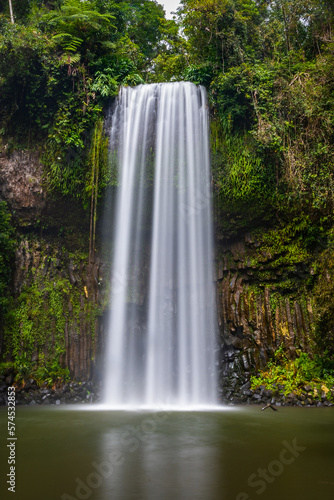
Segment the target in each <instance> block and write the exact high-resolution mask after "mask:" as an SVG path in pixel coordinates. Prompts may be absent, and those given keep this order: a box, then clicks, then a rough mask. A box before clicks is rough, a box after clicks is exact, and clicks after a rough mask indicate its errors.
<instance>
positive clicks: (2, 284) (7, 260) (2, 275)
mask: <svg viewBox="0 0 334 500" xmlns="http://www.w3.org/2000/svg"><path fill="white" fill-rule="evenodd" d="M10 222H11V216H10V214H9V212H8V210H7V205H6V203H5V202H4V201H1V200H0V324H1V322H2V321H1V320H2V314H3V312H4V310H5V309H6V307H7V306H8V300H9V299H8V285H9V283H10V278H11V264H12V260H13V257H14V248H15V241H14V238H13V237H14V231H13V228H12V226H11V224H10Z"/></svg>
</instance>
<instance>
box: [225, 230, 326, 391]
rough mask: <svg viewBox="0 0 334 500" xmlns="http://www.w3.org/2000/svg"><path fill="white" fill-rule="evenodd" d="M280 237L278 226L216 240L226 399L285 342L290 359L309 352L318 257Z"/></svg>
mask: <svg viewBox="0 0 334 500" xmlns="http://www.w3.org/2000/svg"><path fill="white" fill-rule="evenodd" d="M273 235H275V236H277V237H278V238H276V237H275V238H274V237H273ZM279 236H280V230H279V229H277V228H271V229H263V228H260V229H259V228H258V229H255V230H254V234H252V233H246V234H244V235H241V236H240V237H239V238H234V239H233V240H230V241H225V242H222V241H218V242H217V273H216V279H217V309H218V326H219V342H220V374H221V387H222V393H223V398H224V396H226V394H228V395H229V394H230V393H231V389H232V392H233V390H234V388H236V389H237V390H238V389H239V388H240V387H242V385H243V384H245V383H246V382H247V381H248V380H249V378H250V376H251V375H252V374H255V372H256V371H257V370H259V369H261V368H263V367H264V366H265V365H266V363H267V362H268V361H269V360H270V359H273V357H274V352H275V351H276V350H277V349H278V348H279V347H280V346H281V345H283V347H284V351H285V353H286V356H287V357H288V358H290V359H295V358H296V356H298V355H299V354H300V353H301V352H308V351H311V347H312V342H314V329H315V303H314V294H313V290H314V283H315V280H316V279H318V278H317V277H316V276H315V271H314V267H315V262H316V258H317V255H316V254H315V253H314V252H313V254H312V255H311V254H310V253H308V254H307V253H305V252H302V251H301V249H302V245H300V244H299V243H298V245H299V246H298V245H297V246H296V241H295V240H294V238H290V239H288V241H284V238H283V239H279ZM268 242H270V244H269V243H268ZM273 242H275V244H274V243H273Z"/></svg>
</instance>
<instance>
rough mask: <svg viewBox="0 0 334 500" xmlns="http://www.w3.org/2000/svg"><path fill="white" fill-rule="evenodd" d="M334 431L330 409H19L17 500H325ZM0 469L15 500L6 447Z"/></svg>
mask: <svg viewBox="0 0 334 500" xmlns="http://www.w3.org/2000/svg"><path fill="white" fill-rule="evenodd" d="M5 410H6V408H2V409H1V408H0V428H2V429H5V428H6V422H7V420H6V417H7V414H6V411H5ZM333 424H334V411H333V409H332V408H319V409H317V408H310V409H302V408H281V409H280V410H279V412H271V413H268V412H261V410H260V408H259V407H254V408H241V409H239V410H238V411H235V410H234V409H233V410H231V411H227V412H187V413H181V412H157V413H154V412H149V411H146V412H124V411H122V412H116V411H114V412H110V411H78V408H76V409H74V410H71V411H68V410H65V409H61V408H55V407H53V408H52V407H51V408H30V407H29V408H22V407H18V408H17V418H16V429H17V437H18V440H17V448H16V450H17V464H16V465H17V492H16V498H17V499H19V500H21V499H22V500H132V499H133V500H167V499H168V500H190V499H191V500H193V499H195V500H254V499H261V498H266V499H267V498H268V499H270V500H282V499H286V500H314V498H319V500H327V499H330V498H333V493H334V484H333V483H334V480H333V467H334V453H333V452H334V433H333ZM2 435H5V434H4V433H3V434H2ZM3 442H4V441H3ZM286 443H287V444H286ZM291 448H292V449H294V450H295V452H293V451H291ZM284 450H287V451H284ZM294 453H295V455H294ZM0 464H1V468H0V470H1V474H2V475H1V486H0V487H1V498H5V499H6V498H12V495H9V492H7V489H6V486H5V474H6V468H7V450H6V447H5V446H2V447H0ZM267 478H269V479H267Z"/></svg>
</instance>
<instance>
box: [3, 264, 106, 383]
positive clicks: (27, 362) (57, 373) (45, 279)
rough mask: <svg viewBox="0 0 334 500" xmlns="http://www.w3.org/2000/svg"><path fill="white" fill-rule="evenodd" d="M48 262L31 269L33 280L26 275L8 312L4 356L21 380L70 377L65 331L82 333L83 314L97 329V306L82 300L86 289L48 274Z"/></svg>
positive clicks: (51, 379)
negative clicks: (10, 360) (80, 330)
mask: <svg viewBox="0 0 334 500" xmlns="http://www.w3.org/2000/svg"><path fill="white" fill-rule="evenodd" d="M50 259H51V260H52V259H53V257H49V260H50ZM85 260H87V255H86V256H85ZM49 265H50V262H49V263H48V262H47V261H44V265H43V266H42V267H41V268H40V269H38V271H36V270H34V269H32V272H34V276H33V280H32V279H31V278H32V277H31V276H30V277H29V276H28V277H27V284H26V285H24V286H23V287H22V291H21V293H20V295H19V297H18V298H17V299H15V300H13V301H12V303H11V305H10V307H8V310H7V312H6V315H5V327H4V342H5V346H6V352H4V354H3V356H4V357H5V358H7V359H8V357H10V358H12V360H13V361H12V367H13V370H14V373H15V376H16V380H17V381H18V382H19V383H23V382H24V381H26V380H27V379H29V378H33V379H35V380H36V381H37V382H38V383H39V384H41V383H43V382H47V384H48V385H54V384H58V383H60V382H64V381H66V380H68V378H69V371H68V369H67V368H65V367H64V355H65V335H66V332H67V331H68V330H70V331H72V332H75V331H77V332H78V333H80V332H79V331H78V328H79V324H80V320H81V319H82V318H83V317H85V318H86V320H87V322H88V324H90V325H91V330H92V334H93V331H94V321H95V317H96V312H97V311H96V307H95V306H94V305H93V304H92V302H90V301H86V300H85V301H84V302H82V298H81V295H82V293H83V290H80V288H79V287H78V286H77V285H72V284H71V283H70V281H69V280H68V279H66V278H62V277H60V276H57V275H56V274H54V273H51V274H49V273H47V274H45V273H44V272H43V267H44V266H49ZM32 359H38V361H36V362H33V361H32Z"/></svg>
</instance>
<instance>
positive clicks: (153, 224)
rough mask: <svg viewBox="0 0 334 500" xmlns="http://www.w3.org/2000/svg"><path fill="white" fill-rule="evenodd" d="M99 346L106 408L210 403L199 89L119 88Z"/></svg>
mask: <svg viewBox="0 0 334 500" xmlns="http://www.w3.org/2000/svg"><path fill="white" fill-rule="evenodd" d="M110 151H111V158H112V162H113V165H114V166H115V165H116V167H117V169H118V187H117V193H116V201H115V205H116V206H115V210H114V213H115V218H114V237H113V255H112V277H111V313H110V321H109V332H108V339H107V348H106V377H105V403H106V404H108V405H110V406H113V407H121V406H140V405H145V406H149V407H156V406H158V405H171V406H178V407H181V406H182V407H184V406H188V407H189V406H200V405H210V404H215V403H216V369H215V364H216V359H215V350H216V344H215V331H216V330H215V325H216V311H215V296H214V279H213V277H214V273H213V243H212V240H213V237H212V220H211V185H210V167H209V142H208V111H207V103H206V93H205V89H204V88H203V87H196V86H195V85H193V84H191V83H188V82H182V83H164V84H152V85H141V86H138V87H135V88H130V87H127V88H122V90H121V92H120V95H119V97H118V99H117V101H116V105H115V107H114V109H113V111H112V116H111V127H110Z"/></svg>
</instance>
